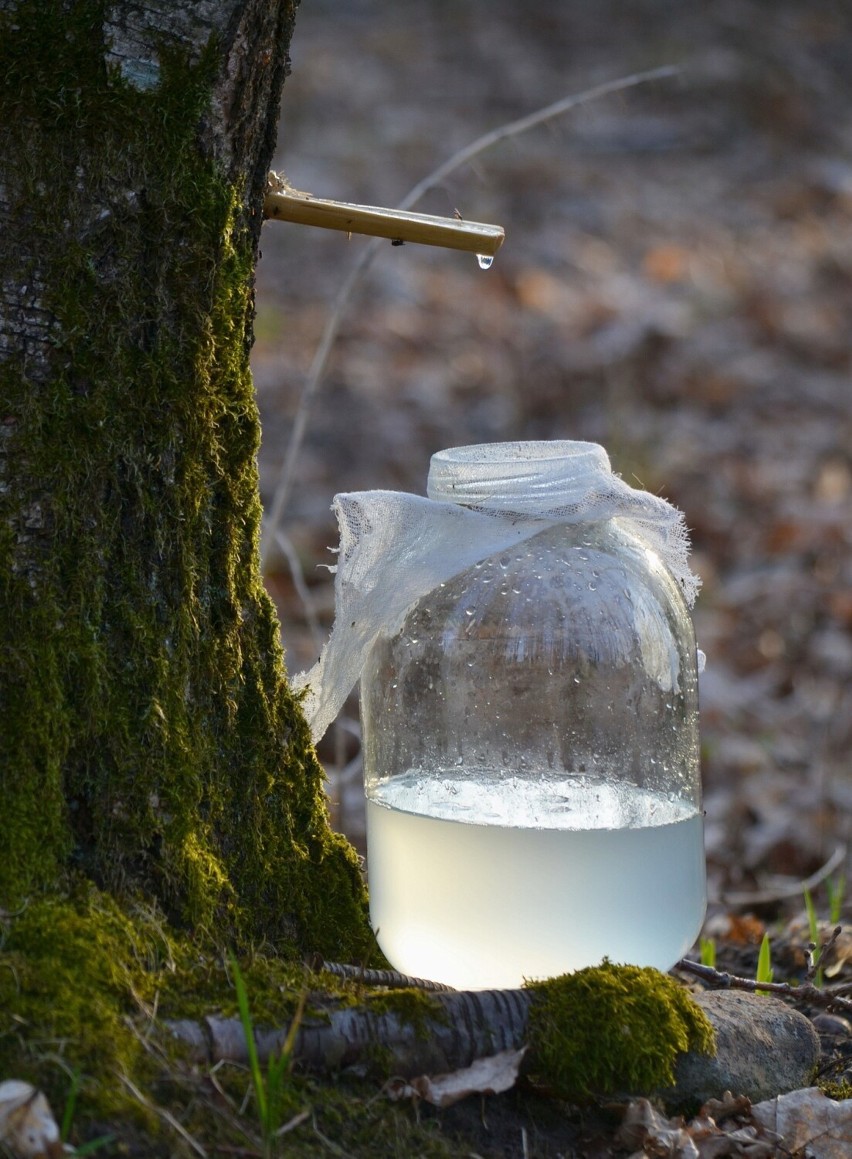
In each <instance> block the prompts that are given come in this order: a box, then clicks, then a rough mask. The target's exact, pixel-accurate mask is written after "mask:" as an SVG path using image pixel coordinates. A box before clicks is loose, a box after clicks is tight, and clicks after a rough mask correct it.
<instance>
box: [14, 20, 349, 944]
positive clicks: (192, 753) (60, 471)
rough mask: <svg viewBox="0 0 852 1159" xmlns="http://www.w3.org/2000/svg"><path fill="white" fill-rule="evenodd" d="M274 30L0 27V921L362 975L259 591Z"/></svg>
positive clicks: (306, 745)
mask: <svg viewBox="0 0 852 1159" xmlns="http://www.w3.org/2000/svg"><path fill="white" fill-rule="evenodd" d="M294 9H295V3H294V0H183V2H182V3H176V2H173V0H147V2H146V0H136V2H126V3H120V4H119V3H116V4H109V3H107V2H106V0H0V583H1V584H2V592H0V646H1V647H2V666H0V814H2V820H3V831H4V844H5V850H4V856H3V857H2V859H0V909H4V908H5V909H7V910H11V909H14V908H15V907H17V906H18V905H20V904H21V902H22V901H23V900H24V899H25V898H26V897H28V896H31V895H33V894H34V893H36V892H38V891H39V890H45V889H49V888H53V887H55V886H56V884H57V883H59V884H67V883H68V882H69V881H72V880H74V879H75V878H79V877H80V876H82V877H84V878H85V879H87V880H89V881H92V882H94V883H95V884H96V885H97V886H99V887H101V888H104V889H107V890H110V891H112V892H114V893H116V894H119V895H128V894H129V895H134V896H139V895H142V896H144V897H146V898H150V899H152V900H154V901H155V902H156V903H158V904H159V905H160V906H161V907H162V908H163V909H164V911H165V912H166V914H167V916H168V917H169V918H170V919H172V920H173V921H174V922H175V923H178V924H180V925H181V926H183V927H191V928H194V929H199V930H202V931H207V932H210V933H215V934H216V935H217V937H219V938H233V939H234V940H236V941H237V943H238V944H239V943H243V944H245V943H247V942H249V941H257V940H258V939H264V940H265V941H266V942H267V943H270V944H272V945H277V946H282V945H285V944H286V945H289V946H292V945H294V944H295V945H297V946H299V947H300V948H304V949H310V950H316V951H319V952H321V953H327V954H334V955H355V956H357V955H359V954H360V953H361V952H362V951H363V947H364V945H365V939H366V929H367V926H366V917H365V905H364V889H363V884H362V881H361V877H360V870H359V866H358V862H357V858H356V857H355V854H354V852H353V851H352V850H351V849H350V848H349V847H348V846H347V845H346V843H345V842H344V841H343V839H342V838H340V837H338V836H337V835H336V834H333V833H332V832H331V831H330V829H329V827H328V822H327V814H326V806H325V798H324V794H323V790H322V771H321V769H320V767H319V765H318V763H317V761H316V758H315V756H314V754H313V750H312V748H311V746H310V740H309V735H308V732H307V728H306V726H305V723H304V720H303V718H302V715H301V713H300V711H299V708H298V704H297V703H296V702H295V700H294V698H293V696H292V694H291V693H290V691H289V688H288V686H287V682H286V676H285V671H284V666H283V657H282V653H281V649H280V644H279V636H278V624H277V621H276V618H275V615H274V612H273V609H272V605H271V602H270V600H269V599H268V598H267V596H266V594H265V592H264V590H263V586H262V582H261V578H260V571H259V564H258V532H259V522H260V501H259V493H258V480H257V472H256V452H257V447H258V443H259V425H258V415H257V410H256V406H255V401H254V396H253V391H252V384H251V378H250V373H249V366H248V356H249V350H250V347H251V342H252V317H253V273H254V266H255V262H256V258H257V252H258V239H259V234H260V226H261V205H262V197H263V189H264V185H265V181H266V173H267V169H268V165H269V161H270V158H271V153H272V148H273V143H274V139H275V128H276V121H277V111H278V103H279V95H280V89H281V85H282V83H283V80H284V76H285V72H286V66H287V47H288V44H289V39H290V35H291V32H292V27H293V21H294Z"/></svg>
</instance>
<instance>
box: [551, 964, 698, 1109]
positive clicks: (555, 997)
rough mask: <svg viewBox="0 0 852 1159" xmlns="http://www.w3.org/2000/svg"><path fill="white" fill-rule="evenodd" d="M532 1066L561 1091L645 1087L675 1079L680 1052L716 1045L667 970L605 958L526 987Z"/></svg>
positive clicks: (576, 1093)
mask: <svg viewBox="0 0 852 1159" xmlns="http://www.w3.org/2000/svg"><path fill="white" fill-rule="evenodd" d="M528 988H529V989H530V990H531V991H532V993H533V995H534V999H533V1003H532V1006H531V1008H530V1019H529V1028H530V1047H531V1053H532V1055H533V1057H534V1059H535V1070H536V1073H537V1074H538V1075H539V1076H540V1077H541V1079H542V1081H543V1082H545V1083H546V1084H547V1085H548V1086H549V1087H552V1088H553V1089H554V1090H555V1091H557V1092H558V1093H559V1094H560V1095H562V1096H563V1097H565V1098H571V1099H576V1098H583V1097H588V1096H594V1095H609V1094H612V1095H616V1094H625V1093H631V1092H633V1093H638V1094H649V1093H650V1092H652V1091H655V1090H660V1089H662V1088H664V1087H667V1086H670V1085H671V1084H672V1083H673V1082H674V1064H675V1060H676V1059H677V1056H678V1054H680V1053H682V1052H686V1051H690V1050H693V1051H698V1052H701V1053H705V1054H713V1053H714V1052H715V1035H714V1031H713V1027H712V1024H711V1022H710V1020H709V1019H708V1018H707V1015H706V1014H705V1013H704V1011H703V1010H702V1009H701V1008H700V1007H699V1006H698V1004H697V1003H696V1002H693V1000H692V998H691V996H690V994H689V991H688V990H686V989H685V988H684V986H683V985H681V983H679V982H677V981H676V980H675V979H674V978H671V977H669V975H667V974H662V973H660V971H659V970H653V969H650V968H645V967H641V966H618V965H614V964H612V963H610V962H604V963H603V964H602V965H600V966H590V967H588V968H587V969H585V970H578V971H577V972H576V973H575V974H565V975H563V976H562V977H559V978H552V979H549V980H548V981H546V982H536V983H533V984H530V986H529V987H528Z"/></svg>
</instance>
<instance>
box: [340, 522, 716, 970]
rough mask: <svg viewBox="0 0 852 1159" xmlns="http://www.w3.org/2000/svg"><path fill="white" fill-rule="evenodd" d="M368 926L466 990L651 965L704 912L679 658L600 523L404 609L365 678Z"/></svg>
mask: <svg viewBox="0 0 852 1159" xmlns="http://www.w3.org/2000/svg"><path fill="white" fill-rule="evenodd" d="M361 711H362V721H363V732H364V769H365V783H366V794H367V824H368V830H367V834H368V873H369V886H370V895H371V916H372V921H373V925H374V928H375V929H376V932H377V936H378V940H379V943H380V945H381V946H382V948H383V950H384V952H385V954H386V955H387V957H388V959H389V960H390V961H391V962H392V963H393V965H394V966H395V967H396V968H397V969H399V970H401V971H403V972H405V973H409V974H413V975H417V976H421V977H429V978H433V979H435V980H437V981H442V982H447V983H449V984H451V985H454V986H457V987H462V988H468V989H477V988H491V987H495V988H497V987H510V986H517V985H520V984H521V982H522V980H523V979H524V978H541V977H548V976H554V975H557V974H561V973H565V972H568V971H571V970H576V969H579V968H581V967H583V966H587V965H592V964H595V963H598V962H600V961H601V960H602V959H603V958H604V957H607V958H609V959H610V960H611V961H614V962H629V963H634V964H638V965H651V966H656V967H657V968H659V969H663V970H665V969H669V968H670V967H671V966H672V965H673V964H674V962H675V961H676V960H677V959H678V958H679V957H681V956H682V955H683V954H684V953H685V952H686V951H687V950H688V948H689V947H690V946H691V945H692V943H693V942H694V940H695V938H696V937H697V935H698V932H699V930H700V927H701V923H702V920H703V916H704V908H705V865H704V850H703V831H702V814H701V791H700V778H699V750H698V709H697V672H696V649H695V640H694V634H693V629H692V623H691V619H690V615H689V612H688V609H687V606H686V604H685V602H684V599H683V596H682V595H681V591H680V588H679V586H678V584H677V583H676V581H675V580H674V578H673V577H672V575H671V574H670V572H669V571H668V570H667V568H666V567H665V566H664V565H663V563H662V562H661V560H660V558H659V557H658V555H657V554H655V552H654V551H653V550H651V549H650V548H649V547H648V546H647V544H646V543H645V542H644V541H643V540H642V539H640V538H638V537H637V536H636V535H635V534H634V533H633V531H632V530H627V529H626V528H625V527H624V526H623V524H622V522H621V521H620V520H618V519H602V520H596V521H594V522H584V523H576V524H570V523H568V524H566V523H562V524H549V523H542V527H541V530H540V531H537V532H536V533H535V534H532V535H531V536H529V537H528V538H527V539H526V540H524V541H523V542H522V543H520V544H518V545H516V546H513V547H512V548H510V549H508V550H505V551H498V552H497V553H495V554H492V555H490V556H489V557H487V558H485V559H483V560H481V561H480V562H478V563H476V564H475V565H474V566H472V567H469V568H467V569H465V570H464V571H462V572H461V573H460V574H458V575H456V576H454V577H453V578H451V579H449V580H447V581H446V582H443V583H441V584H440V585H439V586H438V587H436V588H435V589H434V590H433V591H431V592H429V593H428V594H426V595H425V596H422V597H421V598H420V599H419V601H418V602H417V603H416V604H415V605H414V607H412V608H411V609H410V610H409V612H408V613H407V615H406V617H405V619H404V623H403V625H402V628H401V630H400V631H398V632H397V633H396V634H395V635H394V636H393V637H392V638H390V639H387V638H380V639H379V640H378V642H377V643H376V644H375V645H374V646H373V648H372V649H371V651H370V653H369V655H368V657H367V662H366V665H365V668H364V671H363V673H362V677H361Z"/></svg>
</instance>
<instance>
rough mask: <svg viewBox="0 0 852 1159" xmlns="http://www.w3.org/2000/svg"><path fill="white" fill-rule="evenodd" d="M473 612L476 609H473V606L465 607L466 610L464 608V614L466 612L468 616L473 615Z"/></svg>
mask: <svg viewBox="0 0 852 1159" xmlns="http://www.w3.org/2000/svg"><path fill="white" fill-rule="evenodd" d="M473 612H474V609H473V608H465V610H464V614H465V615H466V616H472V615H473Z"/></svg>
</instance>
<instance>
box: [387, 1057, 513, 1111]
mask: <svg viewBox="0 0 852 1159" xmlns="http://www.w3.org/2000/svg"><path fill="white" fill-rule="evenodd" d="M526 1050H527V1048H526V1047H525V1046H522V1047H521V1048H520V1050H501V1051H499V1052H498V1053H497V1054H492V1055H490V1056H489V1057H488V1058H478V1059H476V1060H475V1062H473V1063H471V1065H470V1066H466V1067H463V1068H462V1069H461V1070H456V1071H452V1072H451V1073H450V1074H440V1075H434V1076H431V1077H430V1076H429V1075H419V1076H418V1077H417V1078H413V1079H409V1080H408V1081H407V1082H406V1080H405V1079H392V1080H391V1081H390V1082H389V1083H388V1085H387V1087H386V1090H387V1093H388V1096H389V1097H390V1098H391V1099H394V1100H400V1099H424V1100H425V1101H426V1102H427V1103H431V1104H432V1106H434V1107H451V1106H452V1105H453V1103H457V1102H459V1100H460V1099H465V1098H467V1097H468V1095H499V1094H501V1093H502V1092H503V1091H508V1090H510V1089H511V1088H512V1087H513V1086H514V1085H515V1082H516V1080H517V1077H518V1069H519V1067H520V1065H521V1060H522V1059H523V1057H524V1055H525V1054H526Z"/></svg>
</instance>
